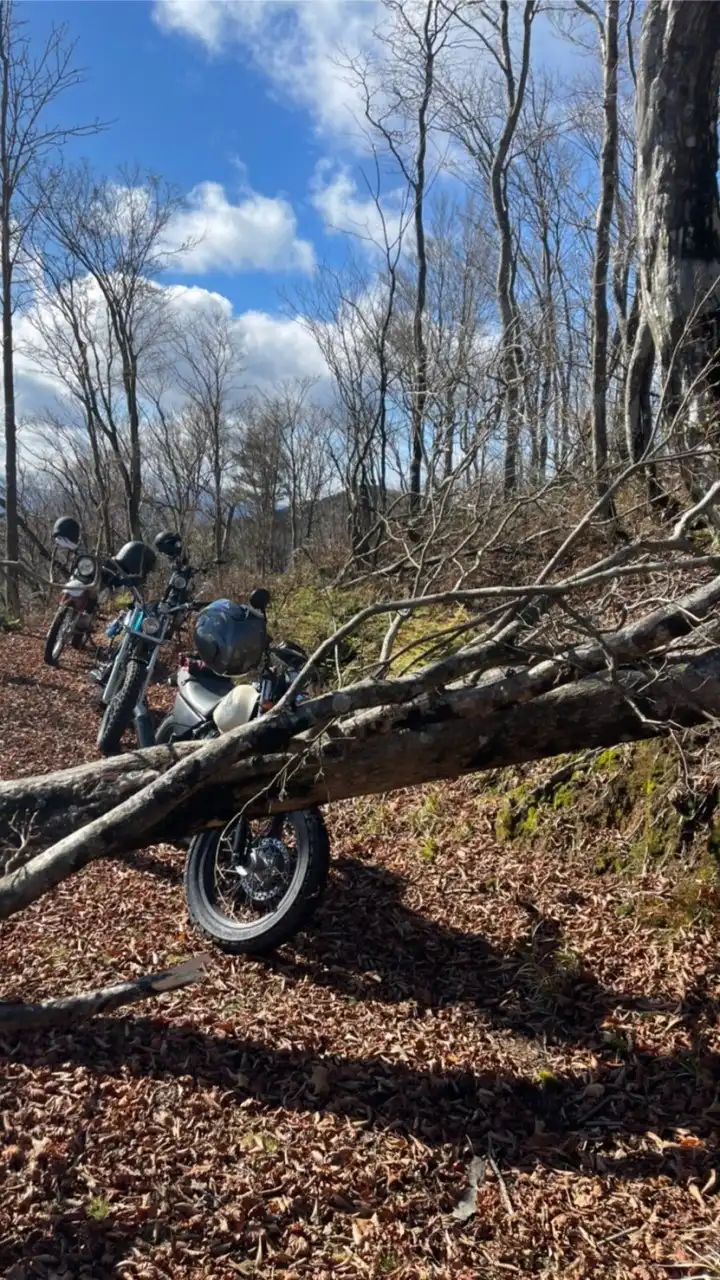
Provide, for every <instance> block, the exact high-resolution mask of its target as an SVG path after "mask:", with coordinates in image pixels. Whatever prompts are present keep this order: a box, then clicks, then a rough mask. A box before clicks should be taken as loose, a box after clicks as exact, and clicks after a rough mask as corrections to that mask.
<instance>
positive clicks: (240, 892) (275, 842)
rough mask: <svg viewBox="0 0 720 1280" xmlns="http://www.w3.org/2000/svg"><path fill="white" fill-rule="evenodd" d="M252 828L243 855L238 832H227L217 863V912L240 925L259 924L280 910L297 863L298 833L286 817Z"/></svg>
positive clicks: (224, 835)
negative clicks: (239, 850) (235, 838)
mask: <svg viewBox="0 0 720 1280" xmlns="http://www.w3.org/2000/svg"><path fill="white" fill-rule="evenodd" d="M248 827H249V831H248V838H247V840H246V844H245V848H244V849H243V851H242V854H241V856H240V857H239V858H238V855H237V851H236V850H235V849H234V848H233V839H232V836H233V834H234V832H233V831H232V830H231V831H230V832H228V830H227V829H226V831H225V832H224V833H223V835H222V836H221V838H220V841H219V843H218V849H217V855H216V861H215V877H214V880H215V897H216V906H217V909H218V910H219V911H221V912H222V914H223V915H224V916H226V917H227V918H228V919H229V920H233V921H234V922H235V923H237V924H255V923H257V922H258V921H259V920H261V919H263V918H264V917H266V916H269V915H273V914H274V913H275V912H276V911H277V910H278V908H279V907H280V905H281V903H282V901H283V899H284V898H285V896H286V894H287V893H288V891H289V889H290V886H291V884H292V880H293V876H294V873H295V867H296V862H297V849H296V846H295V837H294V832H293V830H292V828H291V826H290V824H289V823H286V822H285V821H284V819H283V818H282V816H280V817H279V818H274V819H270V820H268V819H265V820H264V821H260V822H256V823H255V824H250V823H248ZM235 830H236V829H235Z"/></svg>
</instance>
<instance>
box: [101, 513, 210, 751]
mask: <svg viewBox="0 0 720 1280" xmlns="http://www.w3.org/2000/svg"><path fill="white" fill-rule="evenodd" d="M155 547H156V549H157V550H158V551H159V552H160V554H161V555H164V556H166V557H167V558H168V559H170V560H171V561H172V566H173V567H172V573H171V575H170V578H169V581H168V585H167V589H166V591H165V594H164V596H163V598H162V600H158V601H155V602H153V603H147V602H146V601H145V600H144V598H143V594H142V592H141V591H139V590H137V589H135V590H134V591H133V603H132V606H131V607H130V608H129V609H128V610H127V611H126V613H125V614H124V615H122V616H121V617H120V618H118V619H116V620H115V622H114V624H111V626H110V627H109V628H108V629H107V632H106V634H108V635H109V637H110V639H111V643H112V641H113V640H115V639H117V636H118V635H121V636H122V638H121V640H120V643H119V645H118V647H117V649H116V650H115V651H114V652H113V651H112V650H111V654H110V658H109V661H108V662H106V664H105V665H104V667H103V668H101V669H100V670H98V671H95V672H94V673H93V678H94V679H95V681H96V683H97V684H99V685H100V687H101V690H102V693H101V700H102V705H103V706H104V712H103V717H102V720H101V722H100V729H99V732H98V737H97V746H98V750H99V751H100V752H101V753H102V754H103V755H104V756H111V755H115V754H116V753H117V752H118V751H119V749H120V744H121V741H122V737H123V734H124V733H125V730H126V729H128V728H129V727H130V725H131V723H132V721H133V719H134V721H135V732H136V736H137V741H138V745H139V746H140V747H148V746H152V743H153V741H154V735H153V730H152V723H151V720H150V713H149V711H148V707H147V701H146V696H147V690H148V688H149V686H150V683H151V681H152V678H153V675H154V673H155V668H156V665H157V661H158V656H159V653H160V648H161V646H162V645H164V644H167V643H168V642H169V641H170V640H171V639H172V638H173V636H174V635H175V634H176V633H177V631H178V629H179V627H180V626H181V625H182V623H183V622H184V621H185V619H186V618H187V615H188V614H189V612H190V611H191V610H192V609H194V608H197V607H202V606H199V605H196V604H195V603H194V602H193V599H192V585H193V580H194V578H195V577H197V575H198V574H201V573H204V572H205V570H206V568H207V566H201V567H199V568H194V567H193V566H192V565H191V564H190V563H189V562H188V560H187V558H186V557H185V555H184V553H183V549H182V543H181V541H180V539H179V538H178V537H177V535H175V534H167V533H164V534H158V537H157V538H156V539H155Z"/></svg>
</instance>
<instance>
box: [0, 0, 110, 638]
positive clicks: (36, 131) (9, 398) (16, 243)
mask: <svg viewBox="0 0 720 1280" xmlns="http://www.w3.org/2000/svg"><path fill="white" fill-rule="evenodd" d="M74 56H75V49H74V45H72V44H70V43H68V40H67V32H66V28H65V27H59V28H55V29H53V30H52V31H51V32H50V34H49V35H48V36H47V38H46V40H45V42H44V44H43V45H41V46H40V48H39V51H38V52H36V51H35V49H34V47H33V43H32V42H31V39H30V36H29V33H28V32H27V31H26V29H25V24H24V23H23V22H21V21H20V20H19V19H18V17H17V12H16V8H15V5H14V3H13V0H0V270H1V273H2V302H1V304H0V305H1V306H2V330H3V332H2V343H3V404H4V411H5V550H6V558H7V559H8V560H9V561H11V562H15V561H17V560H18V558H19V554H20V541H19V525H18V487H17V485H18V452H17V422H16V414H15V363H14V347H13V314H14V311H15V307H16V305H17V287H16V286H17V284H18V269H19V267H20V266H21V262H22V255H23V252H24V250H25V247H26V241H27V237H28V234H29V233H30V231H31V230H32V228H33V225H34V223H35V221H36V218H37V213H38V201H39V190H40V186H41V182H40V179H41V175H42V170H43V169H44V167H45V166H46V165H47V164H48V163H49V161H50V160H51V158H52V157H53V156H54V155H55V154H56V153H57V151H58V149H59V148H61V147H62V145H63V144H64V143H65V142H67V141H68V139H69V138H72V137H77V136H82V135H84V134H87V133H89V132H92V131H93V130H94V129H96V128H97V127H98V126H97V125H92V126H82V125H80V126H67V125H60V124H57V123H55V122H54V121H53V118H52V112H51V110H50V109H51V108H52V106H53V104H54V103H55V102H56V101H57V99H58V98H60V97H61V96H62V95H63V94H64V93H65V92H66V91H67V90H68V89H71V88H73V87H74V86H76V85H78V84H80V83H81V80H82V75H81V73H80V71H79V69H78V68H77V67H76V66H75V64H74ZM5 591H6V601H5V603H6V606H7V608H8V609H9V610H10V611H11V612H12V613H14V614H17V613H18V612H19V608H20V597H19V582H18V577H17V574H16V573H15V572H14V570H13V569H12V568H11V569H10V570H9V571H8V573H7V575H6V588H5Z"/></svg>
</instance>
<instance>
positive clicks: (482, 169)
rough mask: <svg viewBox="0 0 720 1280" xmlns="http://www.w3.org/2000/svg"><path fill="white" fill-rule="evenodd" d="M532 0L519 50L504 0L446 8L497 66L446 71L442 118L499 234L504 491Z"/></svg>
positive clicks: (511, 480) (514, 466)
mask: <svg viewBox="0 0 720 1280" xmlns="http://www.w3.org/2000/svg"><path fill="white" fill-rule="evenodd" d="M537 9H538V3H537V0H524V4H523V10H522V28H521V35H520V47H519V50H518V49H517V48H515V47H514V41H513V37H512V29H511V21H512V19H511V7H510V4H509V0H500V4H499V7H498V11H496V10H495V9H493V8H491V7H490V6H488V5H485V4H482V3H478V2H477V0H460V2H459V3H456V4H454V5H453V6H452V12H453V14H454V16H455V17H456V19H457V21H458V22H459V24H460V26H461V28H462V30H463V31H464V32H465V39H466V41H470V42H471V46H472V47H473V48H474V49H475V51H476V55H477V59H478V63H479V65H480V66H481V67H482V68H483V69H484V67H485V66H486V65H487V56H488V55H489V56H490V59H491V60H492V62H494V64H495V66H496V68H497V70H498V71H499V73H500V83H501V85H502V90H501V92H502V95H503V97H504V103H503V105H502V106H501V105H500V97H499V92H498V86H497V85H495V83H494V82H492V81H491V80H489V79H488V78H487V77H486V76H483V75H478V73H477V71H475V70H473V71H472V72H470V73H467V72H465V73H462V74H460V76H449V77H448V78H447V79H446V82H445V86H444V96H445V101H446V124H447V128H448V129H449V130H450V132H451V133H453V134H454V135H455V136H456V137H457V138H458V140H459V141H460V142H461V143H462V145H463V146H464V147H465V149H466V150H467V152H468V154H469V155H470V156H471V158H472V159H473V161H474V162H475V164H476V165H477V167H478V171H479V175H480V177H481V180H482V182H483V183H484V184H487V186H488V188H489V193H490V199H491V202H492V210H493V215H494V219H495V226H496V230H497V236H498V267H497V282H496V290H497V303H498V309H499V312H500V321H501V337H500V344H501V352H502V376H503V384H504V395H505V412H506V441H505V457H504V485H505V493H506V495H507V496H510V495H511V494H512V493H513V492H514V491H515V489H516V488H517V485H518V480H519V464H520V437H521V426H522V400H521V387H522V381H523V368H522V366H523V351H522V341H521V320H520V309H519V307H518V304H517V298H516V292H515V243H514V236H513V223H512V217H511V212H510V208H509V205H508V176H509V172H510V169H511V166H512V163H513V158H514V157H513V142H514V139H515V135H516V131H517V128H518V123H519V121H520V115H521V112H522V109H523V104H524V101H525V93H526V89H527V84H528V78H529V75H530V54H531V41H532V29H533V22H534V19H535V16H536V13H537Z"/></svg>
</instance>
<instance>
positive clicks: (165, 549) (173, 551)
mask: <svg viewBox="0 0 720 1280" xmlns="http://www.w3.org/2000/svg"><path fill="white" fill-rule="evenodd" d="M153 545H154V547H155V550H156V551H157V553H158V555H161V556H167V558H168V560H177V558H178V556H179V555H180V554H181V552H182V538H181V537H180V534H179V533H172V532H171V531H170V530H169V529H163V530H162V532H161V533H159V534H158V535H157V537H156V538H155V539H154V543H153Z"/></svg>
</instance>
